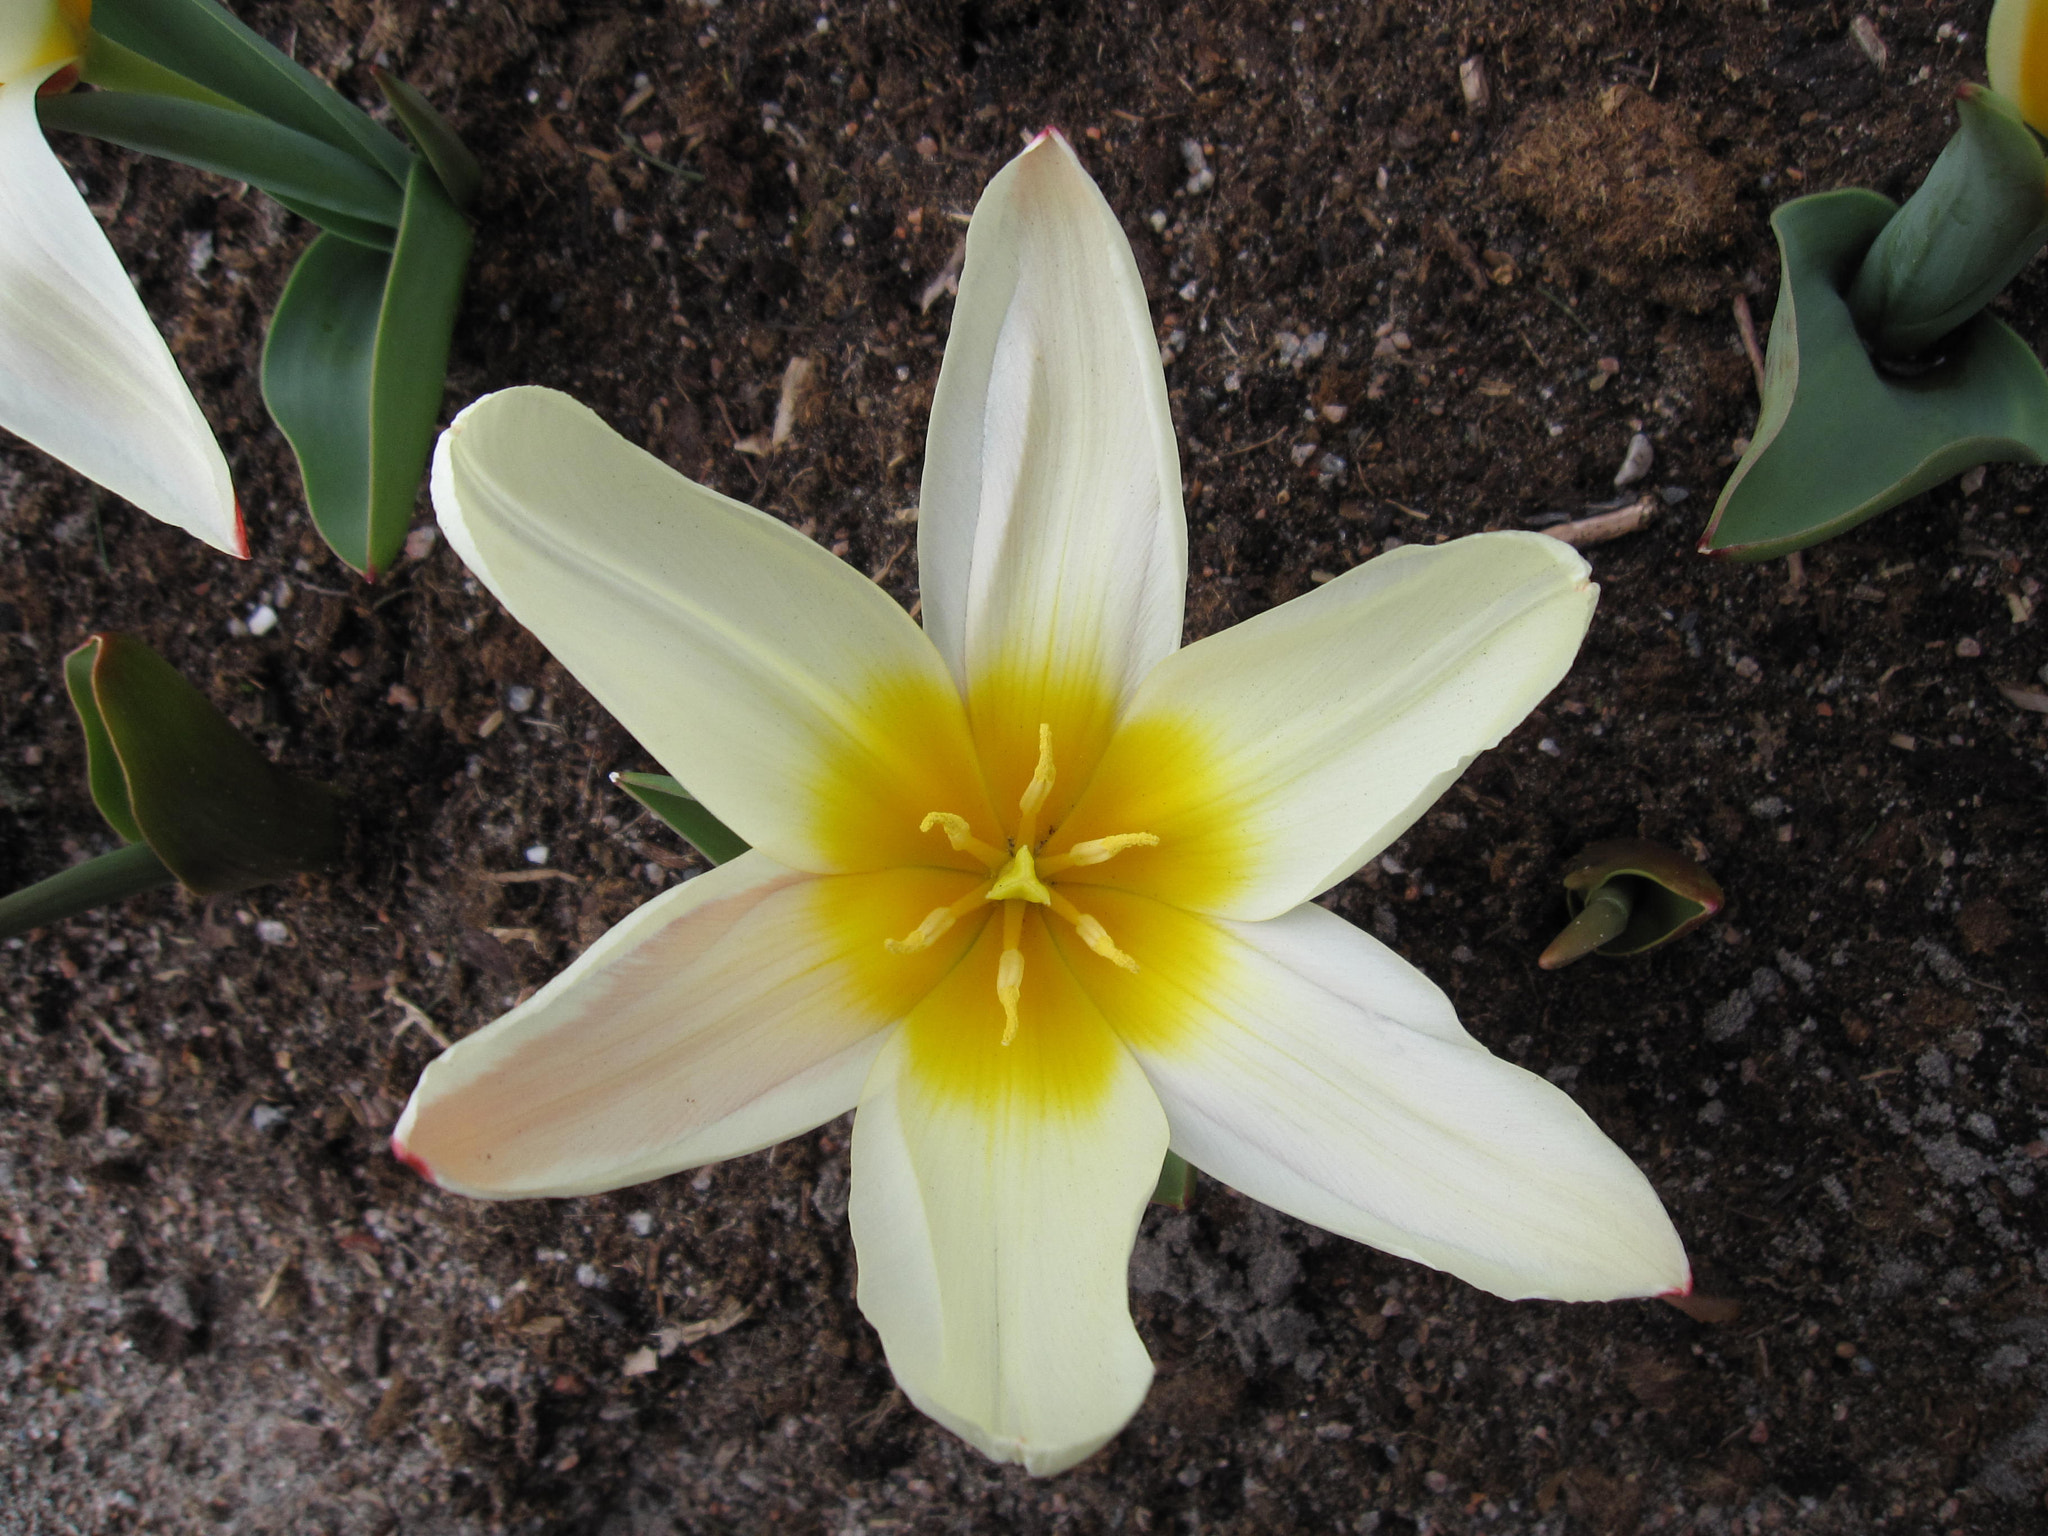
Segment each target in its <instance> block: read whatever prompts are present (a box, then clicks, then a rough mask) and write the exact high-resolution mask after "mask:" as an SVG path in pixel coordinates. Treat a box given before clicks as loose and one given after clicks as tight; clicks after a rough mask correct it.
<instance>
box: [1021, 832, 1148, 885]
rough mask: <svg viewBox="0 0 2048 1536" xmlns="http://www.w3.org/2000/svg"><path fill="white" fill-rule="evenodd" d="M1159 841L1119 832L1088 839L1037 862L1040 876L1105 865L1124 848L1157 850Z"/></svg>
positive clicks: (1145, 835)
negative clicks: (1088, 866)
mask: <svg viewBox="0 0 2048 1536" xmlns="http://www.w3.org/2000/svg"><path fill="white" fill-rule="evenodd" d="M1158 846H1159V839H1158V838H1157V837H1155V836H1154V835H1153V834H1152V833H1150V832H1119V833H1117V834H1116V835H1115V836H1114V837H1096V838H1090V839H1089V840H1088V841H1087V842H1085V843H1076V844H1074V846H1073V847H1071V848H1069V849H1068V850H1067V851H1066V852H1065V853H1056V854H1054V855H1053V856H1052V857H1051V858H1049V859H1040V860H1039V861H1038V872H1039V873H1040V874H1041V875H1056V874H1058V873H1059V872H1060V871H1061V870H1063V869H1079V868H1081V867H1082V866H1083V865H1086V864H1106V863H1108V862H1109V861H1110V860H1111V859H1113V858H1115V857H1116V856H1117V855H1118V854H1120V853H1122V852H1123V851H1124V850H1125V849H1126V848H1157V847H1158Z"/></svg>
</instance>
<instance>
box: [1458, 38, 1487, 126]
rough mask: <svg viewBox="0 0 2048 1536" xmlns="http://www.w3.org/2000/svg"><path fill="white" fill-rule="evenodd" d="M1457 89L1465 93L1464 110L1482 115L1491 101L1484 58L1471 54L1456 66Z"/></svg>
mask: <svg viewBox="0 0 2048 1536" xmlns="http://www.w3.org/2000/svg"><path fill="white" fill-rule="evenodd" d="M1458 89H1459V90H1460V91H1462V92H1464V95H1465V110H1466V111H1467V112H1470V113H1471V114H1472V115H1473V116H1474V117H1479V116H1482V115H1484V113H1485V111H1486V109H1487V107H1488V106H1489V105H1490V104H1491V103H1492V101H1493V92H1492V91H1491V90H1489V89H1488V87H1487V83H1486V60H1484V59H1482V58H1480V57H1479V55H1478V54H1476V53H1475V54H1474V55H1472V57H1471V58H1469V59H1467V60H1465V62H1464V63H1462V64H1460V65H1459V66H1458Z"/></svg>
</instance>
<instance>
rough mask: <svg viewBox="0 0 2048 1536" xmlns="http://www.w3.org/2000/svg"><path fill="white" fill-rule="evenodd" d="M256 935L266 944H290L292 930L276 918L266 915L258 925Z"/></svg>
mask: <svg viewBox="0 0 2048 1536" xmlns="http://www.w3.org/2000/svg"><path fill="white" fill-rule="evenodd" d="M256 937H257V938H259V939H261V940H262V941H263V942H264V943H266V944H289V943H290V942H291V938H292V931H291V929H289V928H287V927H285V925H284V924H283V923H280V922H279V921H278V920H277V919H276V918H274V917H266V918H264V919H263V921H261V922H260V923H258V924H257V925H256Z"/></svg>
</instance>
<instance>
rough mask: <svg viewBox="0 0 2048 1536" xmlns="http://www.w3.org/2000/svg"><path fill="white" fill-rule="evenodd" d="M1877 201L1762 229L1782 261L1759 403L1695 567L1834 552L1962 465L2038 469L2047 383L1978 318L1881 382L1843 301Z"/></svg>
mask: <svg viewBox="0 0 2048 1536" xmlns="http://www.w3.org/2000/svg"><path fill="white" fill-rule="evenodd" d="M1893 211H1894V205H1893V203H1892V201H1891V200H1890V199H1889V198H1886V197H1881V196H1879V195H1878V194H1877V193H1875V192H1869V191H1864V190H1862V189H1860V188H1849V189H1847V190H1844V191H1840V192H1823V193H1819V194H1817V195H1816V196H1813V197H1802V198H1798V199H1795V200H1794V201H1792V202H1789V203H1786V204H1784V205H1782V206H1781V207H1780V208H1779V209H1778V210H1777V212H1775V213H1773V214H1772V215H1771V229H1772V230H1773V232H1774V233H1775V234H1776V235H1777V237H1778V251H1779V254H1780V256H1781V257H1782V258H1783V261H1784V273H1783V276H1782V277H1781V279H1780V281H1779V288H1778V310H1777V313H1776V314H1775V315H1773V316H1772V318H1771V339H1770V347H1769V351H1768V354H1767V356H1766V359H1765V368H1764V386H1763V402H1762V406H1761V408H1760V410H1759V411H1758V415H1757V424H1756V432H1755V434H1754V436H1753V437H1752V438H1751V439H1750V444H1749V450H1748V451H1747V452H1746V453H1744V454H1743V456H1742V459H1741V462H1739V463H1738V464H1737V465H1736V466H1735V471H1734V473H1733V474H1731V475H1730V476H1729V477H1728V483H1727V484H1726V485H1724V486H1722V488H1721V495H1720V498H1719V500H1718V501H1716V502H1715V504H1714V514H1713V517H1712V519H1711V520H1710V521H1709V522H1708V524H1707V530H1706V533H1705V534H1704V535H1703V536H1702V537H1701V539H1700V546H1699V547H1700V552H1701V553H1702V554H1709V555H1726V556H1729V557H1730V558H1733V559H1737V560H1767V559H1771V558H1773V557H1775V556H1777V555H1783V554H1789V553H1790V552H1791V551H1793V550H1795V549H1804V548H1806V546H1808V545H1809V544H1818V543H1820V542H1821V541H1823V540H1825V539H1831V538H1834V537H1835V536H1836V535H1837V534H1840V533H1844V532H1846V531H1847V530H1848V529H1850V528H1852V527H1854V526H1855V525H1856V524H1857V523H1860V522H1862V521H1863V520H1864V519H1865V518H1868V517H1872V516H1875V515H1876V514H1877V513H1879V512H1882V511H1884V510H1885V509H1886V508H1888V507H1895V506H1897V505H1898V504H1899V503H1900V502H1902V501H1905V500H1907V499H1908V498H1910V497H1913V496H1917V495H1919V494H1920V493H1921V492H1922V491H1925V490H1928V489H1930V488H1932V487H1934V486H1936V485H1939V484H1940V483H1941V482H1942V481H1944V480H1947V479H1949V478H1950V477H1951V476H1954V475H1959V474H1961V473H1962V472H1963V471H1964V470H1966V469H1969V468H1970V467H1971V466H1973V465H1976V464H1994V463H2023V464H2038V463H2042V462H2044V461H2048V373H2043V371H2042V368H2041V364H2040V362H2039V360H2038V359H2037V358H2035V356H2034V354H2033V352H2032V351H2031V350H2030V349H2029V348H2028V346H2027V344H2026V343H2025V342H2024V341H2022V340H2021V339H2020V338H2019V337H2018V336H2017V335H2016V334H2014V332H2013V330H2012V328H2011V327H2010V326H2007V325H2006V324H2004V322H2002V321H2000V320H1998V319H1997V318H1996V317H1994V316H1992V315H1990V314H1979V315H1978V316H1977V317H1976V318H1975V319H1974V320H1971V321H1970V322H1969V323H1968V324H1966V325H1964V326H1963V327H1962V329H1960V330H1957V331H1954V332H1952V333H1950V334H1949V335H1948V336H1947V337H1946V338H1945V339H1944V340H1943V342H1942V344H1941V347H1940V348H1939V355H1938V356H1937V357H1934V358H1931V359H1928V360H1927V361H1926V363H1925V365H1924V366H1923V367H1922V368H1920V369H1919V370H1918V371H1917V372H1916V373H1914V374H1913V375H1912V376H1911V377H1907V376H1903V375H1896V374H1892V373H1887V372H1881V371H1880V370H1879V369H1878V367H1877V366H1876V365H1875V364H1874V363H1873V362H1872V361H1871V357H1870V354H1869V352H1868V351H1867V350H1866V349H1865V347H1864V344H1863V339H1862V337H1861V335H1860V334H1859V333H1858V332H1857V329H1856V321H1855V317H1854V316H1853V315H1852V314H1851V312H1850V309H1849V303H1848V300H1847V299H1846V298H1845V297H1844V296H1843V289H1844V288H1845V287H1846V285H1847V283H1848V281H1849V279H1850V277H1851V276H1852V275H1853V274H1854V273H1855V271H1856V266H1857V263H1858V262H1860V261H1861V260H1862V259H1863V255H1864V253H1865V252H1866V251H1867V250H1868V249H1869V248H1870V244H1871V242H1872V241H1873V240H1875V239H1876V238H1877V235H1878V232H1879V231H1880V230H1881V229H1883V228H1884V227H1885V225H1886V224H1887V223H1888V222H1889V221H1890V219H1891V217H1892V214H1893Z"/></svg>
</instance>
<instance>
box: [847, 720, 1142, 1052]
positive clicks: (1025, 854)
mask: <svg viewBox="0 0 2048 1536" xmlns="http://www.w3.org/2000/svg"><path fill="white" fill-rule="evenodd" d="M1053 778H1054V772H1053V761H1052V727H1051V726H1049V725H1041V726H1039V728H1038V764H1037V766H1036V767H1035V768H1034V769H1033V770H1032V774H1031V782H1030V783H1029V784H1028V785H1026V786H1025V788H1024V793H1023V795H1022V796H1021V797H1020V798H1019V799H1018V801H1017V831H1016V834H1015V835H1014V836H1013V837H1012V838H1010V840H1009V843H1010V847H1009V851H1008V852H1007V853H1005V852H1004V851H1002V850H1001V849H998V848H995V847H992V846H991V845H990V844H988V843H985V842H983V841H982V840H981V839H980V838H978V837H976V836H975V835H974V831H973V829H972V828H971V827H970V826H969V825H968V822H967V818H966V817H964V816H959V815H956V814H954V813H953V812H951V811H933V812H931V813H930V814H929V815H928V816H926V817H925V818H924V820H923V821H921V822H919V823H918V830H919V831H920V832H930V831H931V830H932V829H933V828H937V829H938V830H939V831H941V832H943V833H944V834H945V837H946V841H947V842H948V843H949V844H950V845H951V846H952V848H953V851H954V852H956V853H965V854H968V855H970V856H972V857H973V858H975V859H976V860H978V861H979V862H980V863H981V865H982V866H983V867H984V868H985V869H987V870H988V872H989V878H988V879H987V880H985V881H984V882H982V883H981V884H980V885H977V886H976V887H975V888H974V889H973V890H971V891H969V892H968V893H967V894H966V895H965V896H962V897H961V898H960V899H959V900H958V901H956V902H954V903H953V904H952V905H951V906H946V907H938V908H935V909H934V910H933V911H932V912H930V913H929V914H927V915H926V917H925V919H924V921H923V922H921V923H919V924H918V925H917V928H916V929H915V931H913V932H912V933H911V934H910V935H909V936H908V937H907V938H901V939H885V940H884V941H883V942H884V943H885V944H886V945H887V946H888V949H889V952H890V953H891V954H896V955H911V954H915V953H917V951H919V950H921V949H927V948H929V947H930V946H931V945H932V944H933V943H934V942H936V941H937V940H938V939H939V938H940V937H941V936H942V935H944V934H945V933H946V932H947V931H948V930H950V929H951V928H952V927H953V925H954V924H955V923H957V922H959V921H960V919H962V918H963V917H966V916H967V915H968V914H969V913H971V912H973V911H975V910H976V909H977V908H979V907H981V906H983V905H985V904H987V903H989V902H998V903H1000V904H1001V906H1002V909H1003V947H1002V954H1001V958H1000V959H998V960H997V962H996V1001H997V1002H999V1003H1001V1004H1002V1005H1003V1044H1004V1045H1008V1044H1009V1043H1010V1042H1011V1041H1013V1040H1015V1039H1016V1038H1017V1030H1018V1027H1019V1016H1018V1011H1017V1010H1018V1005H1019V1004H1020V1003H1021V1002H1022V1001H1023V997H1024V909H1025V907H1026V906H1027V905H1036V906H1041V907H1045V908H1047V909H1048V910H1049V911H1051V912H1052V913H1053V915H1054V916H1056V917H1058V918H1060V919H1061V920H1062V921H1063V922H1068V923H1071V924H1073V926H1074V932H1075V933H1076V934H1077V935H1079V937H1080V940H1081V942H1082V943H1083V944H1085V945H1087V946H1088V948H1089V949H1090V951H1092V952H1093V953H1095V954H1097V955H1100V956H1101V957H1102V958H1103V959H1104V960H1107V961H1108V962H1109V963H1110V964H1111V965H1116V966H1121V967H1122V968H1123V969H1124V970H1127V971H1135V970H1137V968H1138V962H1137V961H1135V960H1133V959H1132V958H1131V957H1130V956H1129V955H1127V954H1125V953H1124V952H1123V951H1122V950H1121V949H1118V948H1117V947H1116V942H1115V940H1113V939H1111V938H1110V936H1109V931H1108V930H1107V929H1105V928H1104V927H1103V926H1102V924H1101V923H1099V922H1098V921H1096V920H1095V919H1094V918H1093V917H1091V916H1089V914H1087V913H1086V912H1083V911H1082V910H1081V909H1080V908H1079V907H1077V906H1075V905H1074V904H1073V902H1071V901H1069V900H1068V899H1067V898H1066V897H1064V896H1062V895H1061V894H1060V893H1059V892H1058V891H1056V890H1054V889H1053V888H1052V887H1051V886H1049V885H1047V884H1046V880H1047V878H1048V877H1049V876H1052V875H1056V874H1059V873H1060V872H1062V871H1063V870H1069V869H1084V868H1086V867H1087V866H1089V865H1091V864H1102V863H1106V862H1107V861H1109V860H1110V859H1113V858H1115V857H1116V856H1117V855H1118V854H1120V853H1122V852H1124V851H1125V850H1127V849H1130V848H1156V847H1158V846H1159V839H1158V838H1157V837H1155V836H1154V835H1153V834H1152V833H1150V832H1118V833H1113V834H1112V835H1110V836H1108V837H1097V838H1090V839H1089V840H1088V841H1086V842H1080V843H1075V844H1074V845H1073V846H1072V847H1070V848H1068V849H1067V850H1066V851H1065V852H1064V853H1056V854H1050V855H1048V856H1047V857H1045V858H1042V859H1041V858H1039V857H1038V853H1037V849H1038V844H1039V837H1038V818H1039V816H1040V814H1041V813H1042V812H1043V811H1044V810H1045V804H1046V801H1047V800H1048V799H1050V798H1051V796H1052V786H1053ZM1055 830H1057V829H1055Z"/></svg>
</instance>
